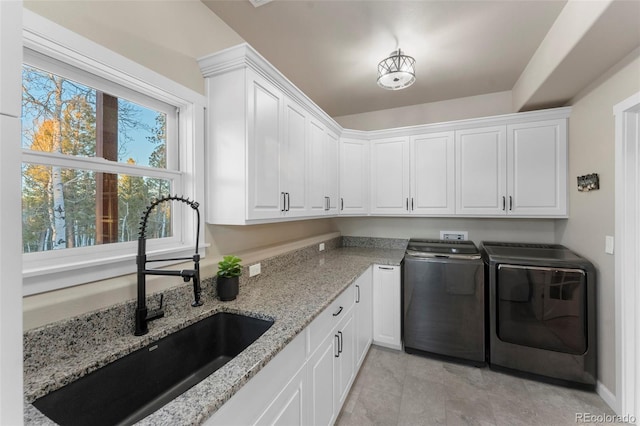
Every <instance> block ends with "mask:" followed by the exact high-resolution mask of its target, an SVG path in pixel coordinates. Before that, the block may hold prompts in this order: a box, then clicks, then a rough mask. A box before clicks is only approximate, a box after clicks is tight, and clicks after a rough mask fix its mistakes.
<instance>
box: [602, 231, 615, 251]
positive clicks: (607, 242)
mask: <svg viewBox="0 0 640 426" xmlns="http://www.w3.org/2000/svg"><path fill="white" fill-rule="evenodd" d="M613 246H614V240H613V237H612V236H611V235H606V236H605V237H604V252H605V253H607V254H613Z"/></svg>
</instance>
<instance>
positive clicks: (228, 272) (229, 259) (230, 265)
mask: <svg viewBox="0 0 640 426" xmlns="http://www.w3.org/2000/svg"><path fill="white" fill-rule="evenodd" d="M241 261H242V259H240V258H239V257H236V256H233V255H231V256H224V257H223V258H222V260H221V261H220V262H218V276H219V277H227V278H231V277H239V276H240V275H242V265H241V264H240V262H241Z"/></svg>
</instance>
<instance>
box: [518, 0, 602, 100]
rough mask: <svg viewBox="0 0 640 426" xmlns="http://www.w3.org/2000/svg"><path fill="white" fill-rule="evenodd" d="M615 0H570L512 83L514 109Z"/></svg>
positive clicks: (545, 77) (543, 79)
mask: <svg viewBox="0 0 640 426" xmlns="http://www.w3.org/2000/svg"><path fill="white" fill-rule="evenodd" d="M613 1H614V0H604V1H583V0H569V1H568V2H567V4H566V6H565V7H564V8H563V9H562V11H561V12H560V15H558V18H557V19H556V21H555V22H554V23H553V26H552V27H551V29H550V30H549V32H548V33H547V35H546V36H545V38H544V40H542V43H540V46H539V47H538V49H537V50H536V52H535V53H534V54H533V56H532V57H531V60H530V61H529V63H528V64H527V66H526V67H525V69H524V71H523V72H522V74H520V77H519V78H518V81H516V84H515V85H514V86H513V89H512V92H513V110H514V111H521V110H522V109H523V107H525V106H526V104H527V101H529V100H530V99H531V98H532V97H533V95H534V94H535V93H536V91H538V89H539V88H540V87H541V86H542V85H543V84H544V82H545V81H546V80H547V79H548V78H549V76H551V74H552V73H553V72H554V70H555V69H556V68H557V67H558V66H559V65H560V63H561V62H562V61H563V59H564V58H566V57H567V56H568V55H569V54H570V53H571V51H572V50H573V49H574V48H575V46H576V45H577V44H578V43H579V41H580V39H582V37H584V36H585V34H586V33H587V32H588V31H589V29H590V28H591V27H592V26H593V25H594V24H595V23H596V22H597V20H598V19H599V18H600V16H602V14H603V13H604V12H605V10H607V8H609V6H610V5H611V4H612V3H613Z"/></svg>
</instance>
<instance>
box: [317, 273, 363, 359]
mask: <svg viewBox="0 0 640 426" xmlns="http://www.w3.org/2000/svg"><path fill="white" fill-rule="evenodd" d="M354 303H355V285H354V284H351V285H349V287H347V288H346V289H345V291H343V292H342V294H340V296H338V298H337V299H336V300H334V301H333V302H332V303H331V305H329V307H327V308H326V309H325V310H324V311H322V313H321V314H320V315H319V316H318V317H317V318H316V319H315V320H313V322H312V323H311V324H310V325H309V347H308V352H307V353H308V354H312V353H313V352H314V351H315V350H316V348H317V347H318V346H319V345H320V343H322V341H323V340H324V339H325V338H326V337H327V335H328V334H329V333H330V332H331V330H332V329H333V328H334V327H335V326H336V325H338V323H339V322H340V320H341V319H342V318H344V317H345V315H346V314H347V313H348V312H349V310H350V309H351V308H352V307H353V305H354Z"/></svg>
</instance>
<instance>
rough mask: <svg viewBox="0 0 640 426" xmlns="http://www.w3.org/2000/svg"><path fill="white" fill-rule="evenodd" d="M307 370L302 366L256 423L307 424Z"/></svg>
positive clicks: (287, 425)
mask: <svg viewBox="0 0 640 426" xmlns="http://www.w3.org/2000/svg"><path fill="white" fill-rule="evenodd" d="M305 373H306V371H305V368H304V367H303V368H301V369H300V370H299V371H298V373H297V374H296V375H295V376H294V377H293V378H292V379H291V381H290V382H289V383H288V384H287V386H285V388H284V389H283V390H282V392H280V394H279V395H278V396H277V397H276V398H275V400H274V401H273V402H272V403H271V405H270V406H269V407H268V408H267V409H266V410H265V411H264V413H262V415H261V416H260V418H259V419H258V421H257V422H256V425H269V426H271V425H282V426H290V425H305V424H308V421H307V416H306V413H307V411H308V409H307V406H306V402H305V401H306V400H305V396H306V395H305V392H306V387H305V385H306V375H305Z"/></svg>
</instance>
